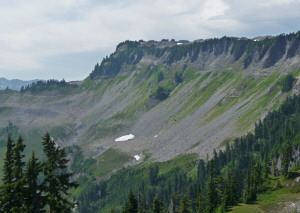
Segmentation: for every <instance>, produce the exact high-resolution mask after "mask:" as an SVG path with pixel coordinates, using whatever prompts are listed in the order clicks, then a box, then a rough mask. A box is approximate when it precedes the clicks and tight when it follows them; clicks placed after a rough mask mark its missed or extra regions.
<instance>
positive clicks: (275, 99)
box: [0, 32, 300, 167]
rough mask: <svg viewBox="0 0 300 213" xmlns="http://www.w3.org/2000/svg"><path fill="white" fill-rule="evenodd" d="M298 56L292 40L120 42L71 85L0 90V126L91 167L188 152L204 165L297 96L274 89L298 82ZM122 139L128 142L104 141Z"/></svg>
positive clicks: (298, 39)
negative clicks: (44, 141)
mask: <svg viewBox="0 0 300 213" xmlns="http://www.w3.org/2000/svg"><path fill="white" fill-rule="evenodd" d="M299 49H300V32H298V33H294V34H289V35H279V36H276V37H266V38H260V39H253V40H251V39H246V38H232V37H223V38H221V39H208V40H197V41H194V42H188V41H174V40H171V41H168V40H163V41H160V42H156V41H148V42H145V41H139V42H132V41H126V42H123V43H121V44H119V45H118V46H117V49H116V51H115V52H114V53H113V54H111V55H110V56H109V57H106V58H104V59H103V61H102V62H101V64H100V65H99V64H97V65H96V66H95V69H94V71H93V72H92V73H91V74H90V76H89V77H88V78H86V79H85V80H84V81H83V83H82V84H80V85H78V86H76V87H63V86H62V87H59V88H49V90H43V91H40V92H39V91H36V92H26V91H25V92H21V93H20V92H15V91H2V92H1V93H0V118H1V119H0V126H1V127H5V126H6V125H7V123H8V121H9V120H10V121H12V123H13V124H16V125H17V126H18V127H19V129H20V132H22V133H23V134H24V136H25V141H29V142H28V146H27V147H31V148H33V149H38V148H39V145H40V144H39V143H40V142H39V141H40V136H41V135H42V134H43V133H44V132H45V131H50V133H51V134H52V136H53V137H54V138H55V139H57V140H58V142H59V143H60V144H61V145H71V144H74V143H75V144H78V145H79V146H81V147H83V148H84V150H85V151H86V153H85V154H86V155H87V156H92V157H95V158H96V159H98V156H99V155H101V154H102V153H104V154H105V152H108V151H111V149H114V150H117V151H118V152H120V153H122V154H126V155H129V156H134V155H135V154H139V155H141V156H142V160H143V159H144V158H145V157H146V156H148V155H150V156H152V157H153V158H154V159H155V160H157V161H165V160H169V159H171V158H174V157H175V156H177V155H179V154H181V153H190V152H196V153H198V154H199V155H200V156H202V157H204V156H205V155H206V154H209V153H212V150H213V149H214V148H218V147H219V146H220V144H221V143H222V142H223V141H224V140H227V139H230V138H233V137H235V136H239V135H242V134H244V133H245V132H247V131H248V130H251V129H253V123H254V121H256V120H258V119H259V118H261V117H264V115H265V114H266V112H267V111H268V110H270V109H273V108H276V107H278V106H279V103H280V102H281V101H282V100H283V99H284V98H285V97H286V96H287V95H290V94H292V93H299V91H300V85H299V81H298V80H296V81H294V82H293V88H292V90H291V91H286V92H283V91H282V88H283V85H284V83H283V82H284V80H285V78H286V76H287V74H288V73H292V74H293V76H294V77H295V78H297V77H298V76H299V75H300V72H299V70H300V51H299ZM130 133H132V134H134V135H135V138H134V139H133V140H129V141H123V142H115V141H114V139H116V138H117V137H120V136H122V135H127V134H130ZM26 138H28V139H27V140H26ZM29 138H30V140H29ZM130 163H136V161H134V160H133V161H131V162H130ZM119 166H122V165H119ZM114 167H116V166H114Z"/></svg>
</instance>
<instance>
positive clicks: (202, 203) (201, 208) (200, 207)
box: [197, 187, 205, 213]
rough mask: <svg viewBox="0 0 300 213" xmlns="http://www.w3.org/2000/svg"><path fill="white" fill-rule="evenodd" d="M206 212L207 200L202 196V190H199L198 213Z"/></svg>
mask: <svg viewBox="0 0 300 213" xmlns="http://www.w3.org/2000/svg"><path fill="white" fill-rule="evenodd" d="M204 211H205V200H204V196H203V195H202V192H201V188H200V187H199V189H198V199H197V213H204Z"/></svg>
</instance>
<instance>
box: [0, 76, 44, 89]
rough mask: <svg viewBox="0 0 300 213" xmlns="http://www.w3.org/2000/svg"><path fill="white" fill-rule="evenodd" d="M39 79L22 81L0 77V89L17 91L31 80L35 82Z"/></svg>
mask: <svg viewBox="0 0 300 213" xmlns="http://www.w3.org/2000/svg"><path fill="white" fill-rule="evenodd" d="M37 81H39V79H34V80H29V81H23V80H19V79H11V80H8V79H6V78H0V90H4V89H7V88H9V89H12V90H17V91H19V90H20V89H21V87H22V86H26V85H28V84H31V83H33V82H37Z"/></svg>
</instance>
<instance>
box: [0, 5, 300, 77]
mask: <svg viewBox="0 0 300 213" xmlns="http://www.w3.org/2000/svg"><path fill="white" fill-rule="evenodd" d="M0 26H1V27H0V77H6V78H8V79H12V78H18V79H23V80H29V79H37V78H38V79H49V78H54V79H62V78H65V79H66V80H68V81H69V80H82V79H84V78H85V77H87V76H88V74H89V73H90V72H91V71H92V69H93V67H94V65H95V64H96V63H97V62H101V60H102V58H103V57H105V56H106V55H109V54H110V53H112V52H113V51H114V50H115V47H116V45H117V44H118V43H120V42H122V41H124V40H128V39H129V40H139V39H143V40H152V39H153V40H161V39H163V38H169V39H173V38H174V39H176V40H179V39H185V40H190V41H193V40H195V39H200V38H210V37H222V36H225V35H226V36H245V37H249V38H251V37H255V36H259V35H277V34H281V33H290V32H297V31H299V30H300V0H250V1H246V0H147V1H146V0H59V1H54V0H27V1H24V0H9V1H0Z"/></svg>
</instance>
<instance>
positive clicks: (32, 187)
mask: <svg viewBox="0 0 300 213" xmlns="http://www.w3.org/2000/svg"><path fill="white" fill-rule="evenodd" d="M40 172H42V167H41V164H40V162H39V161H38V159H37V158H36V157H35V154H34V152H32V155H31V158H30V159H29V161H28V163H27V167H26V171H25V181H24V182H25V187H26V189H27V190H26V191H25V192H26V193H25V196H24V200H25V203H26V212H32V213H38V212H42V209H43V207H44V206H45V201H44V199H43V197H42V187H41V186H40V185H38V176H39V173H40Z"/></svg>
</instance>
